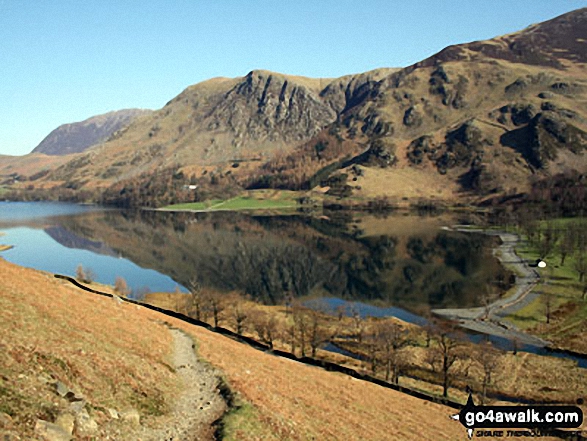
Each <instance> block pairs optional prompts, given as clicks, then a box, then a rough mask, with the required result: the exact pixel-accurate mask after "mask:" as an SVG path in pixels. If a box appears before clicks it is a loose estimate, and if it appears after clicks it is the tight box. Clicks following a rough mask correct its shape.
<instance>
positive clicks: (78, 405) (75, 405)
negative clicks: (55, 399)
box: [69, 400, 86, 415]
mask: <svg viewBox="0 0 587 441" xmlns="http://www.w3.org/2000/svg"><path fill="white" fill-rule="evenodd" d="M84 407H86V402H85V400H81V401H73V402H71V403H69V410H70V411H71V412H72V413H73V414H74V415H77V414H78V413H80V412H81V411H82V410H83V409H84Z"/></svg>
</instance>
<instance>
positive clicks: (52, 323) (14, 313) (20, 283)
mask: <svg viewBox="0 0 587 441" xmlns="http://www.w3.org/2000/svg"><path fill="white" fill-rule="evenodd" d="M145 312H146V311H145V310H144V308H141V309H140V310H139V309H137V307H136V306H134V305H130V304H122V305H119V304H118V303H117V302H115V301H114V300H111V299H108V298H103V297H98V296H95V295H91V294H88V293H85V292H83V291H81V290H79V289H77V288H74V287H72V286H70V285H69V284H67V282H64V281H58V280H57V279H54V278H53V277H52V276H51V275H50V274H46V273H42V272H39V271H33V270H30V269H25V268H21V267H18V266H16V265H13V264H10V263H7V262H5V261H4V260H2V259H0V353H1V354H2V357H1V358H0V411H2V412H5V413H8V414H9V415H11V416H12V418H13V421H14V425H15V428H16V430H17V431H18V432H19V433H20V434H21V435H25V436H30V435H31V433H32V430H33V428H34V424H35V420H36V419H37V418H41V419H46V420H52V419H53V418H54V417H55V416H56V415H57V414H58V413H59V412H61V411H63V410H65V409H66V408H67V402H66V400H65V399H63V398H60V397H58V396H57V395H56V394H55V393H54V391H53V388H52V386H51V383H54V382H55V381H57V380H58V381H61V382H63V383H65V384H66V385H67V386H68V387H69V388H70V389H72V390H74V391H76V392H77V393H80V394H82V395H83V396H84V397H85V398H86V399H87V401H88V403H89V404H90V405H91V406H92V407H93V409H94V413H93V414H94V417H95V418H96V419H97V421H98V422H99V424H100V425H101V426H102V424H105V423H106V421H107V418H106V416H105V411H104V408H107V407H112V408H115V409H117V410H124V409H125V408H129V407H133V408H136V409H138V410H139V411H140V413H141V415H143V416H144V417H145V416H148V415H149V414H151V415H157V414H160V413H162V412H165V411H166V408H167V404H168V403H169V400H170V397H172V396H173V393H174V392H175V390H176V385H175V381H174V376H173V375H172V372H171V370H170V369H169V367H168V365H167V357H168V355H169V353H170V350H171V346H170V344H171V338H170V335H169V332H168V331H167V329H166V328H165V327H164V326H163V325H161V324H160V323H158V322H157V320H156V318H155V317H153V316H152V315H145ZM104 429H105V430H106V428H104ZM29 439H30V438H29Z"/></svg>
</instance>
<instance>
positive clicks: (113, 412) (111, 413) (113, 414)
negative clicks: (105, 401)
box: [106, 408, 120, 420]
mask: <svg viewBox="0 0 587 441" xmlns="http://www.w3.org/2000/svg"><path fill="white" fill-rule="evenodd" d="M106 412H108V415H109V416H110V418H112V419H114V420H117V419H119V418H120V415H119V414H118V411H117V410H116V409H111V408H107V409H106Z"/></svg>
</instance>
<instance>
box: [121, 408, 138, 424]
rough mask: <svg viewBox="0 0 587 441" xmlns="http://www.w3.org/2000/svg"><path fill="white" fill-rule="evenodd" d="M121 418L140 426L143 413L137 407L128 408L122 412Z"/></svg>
mask: <svg viewBox="0 0 587 441" xmlns="http://www.w3.org/2000/svg"><path fill="white" fill-rule="evenodd" d="M120 418H121V419H122V421H124V422H125V423H127V424H130V425H131V426H135V427H138V426H140V425H141V415H140V414H139V411H138V410H136V409H127V410H124V411H122V412H120Z"/></svg>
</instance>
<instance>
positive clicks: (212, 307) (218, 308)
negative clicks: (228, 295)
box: [204, 291, 226, 328]
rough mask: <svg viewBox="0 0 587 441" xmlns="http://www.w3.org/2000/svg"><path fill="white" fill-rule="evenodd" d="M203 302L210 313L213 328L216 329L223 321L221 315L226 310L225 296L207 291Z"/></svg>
mask: <svg viewBox="0 0 587 441" xmlns="http://www.w3.org/2000/svg"><path fill="white" fill-rule="evenodd" d="M204 301H205V305H206V308H207V309H208V310H209V311H210V312H211V313H212V318H213V319H214V327H215V328H217V327H218V326H219V325H220V322H221V321H222V319H223V315H222V313H223V312H224V310H225V309H226V301H225V295H224V294H223V293H220V292H218V291H207V292H206V293H205V296H204Z"/></svg>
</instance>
